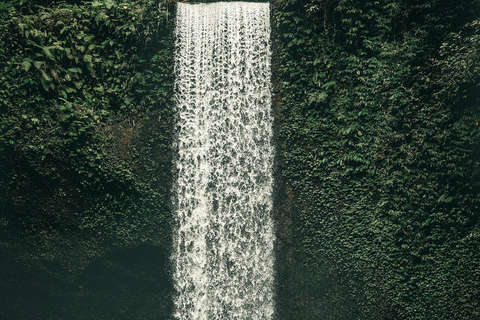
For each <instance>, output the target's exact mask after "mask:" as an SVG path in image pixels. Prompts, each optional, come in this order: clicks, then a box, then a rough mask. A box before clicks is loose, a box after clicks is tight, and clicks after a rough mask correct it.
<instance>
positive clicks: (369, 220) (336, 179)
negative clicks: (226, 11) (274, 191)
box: [273, 0, 480, 320]
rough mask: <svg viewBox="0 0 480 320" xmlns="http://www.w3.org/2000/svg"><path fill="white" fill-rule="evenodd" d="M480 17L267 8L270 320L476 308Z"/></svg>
mask: <svg viewBox="0 0 480 320" xmlns="http://www.w3.org/2000/svg"><path fill="white" fill-rule="evenodd" d="M479 18H480V1H476V0H465V1H444V0H425V1H411V0H386V1H352V0H278V1H275V2H274V9H273V27H274V30H275V33H274V41H275V52H274V57H275V61H274V67H275V71H276V73H275V74H276V76H275V79H274V80H275V87H276V109H277V114H278V120H277V123H278V125H277V127H278V128H277V129H278V130H277V132H278V145H279V158H280V164H279V174H278V177H279V179H280V180H281V182H283V184H284V191H283V192H284V195H285V197H284V198H285V199H286V200H279V201H278V202H279V206H280V207H279V209H278V218H279V221H280V223H279V236H280V241H279V247H280V255H279V257H280V260H279V281H280V290H279V301H278V302H279V303H278V308H279V310H280V312H279V315H281V316H282V317H281V318H285V319H302V320H304V319H474V318H478V317H480V300H479V299H478V297H479V294H480V290H479V288H480V270H479V269H478V265H479V262H480V253H479V251H478V248H479V246H480V224H479V214H480V208H479V204H480V198H479V194H480V149H479V143H480V127H479V126H478V123H479V121H480V94H479V93H480V87H479V86H480V72H479V71H480V69H479V68H480V55H479V53H478V48H479V45H480V20H478V19H479ZM280 198H282V197H280ZM289 224H290V225H289ZM281 261H287V262H284V263H283V264H282V262H281Z"/></svg>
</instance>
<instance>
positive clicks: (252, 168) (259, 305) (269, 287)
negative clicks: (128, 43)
mask: <svg viewBox="0 0 480 320" xmlns="http://www.w3.org/2000/svg"><path fill="white" fill-rule="evenodd" d="M175 36H176V54H175V77H176V81H175V100H176V108H177V115H178V116H177V122H176V130H177V136H176V139H175V140H176V144H175V148H176V150H177V152H178V154H177V159H176V161H175V169H176V182H175V184H174V194H175V195H174V206H175V212H176V219H177V221H176V229H175V232H174V248H173V262H174V274H173V280H174V284H175V288H176V292H177V294H176V297H175V313H174V316H175V318H177V319H182V320H183V319H192V320H197V319H205V320H215V319H222V320H223V319H225V320H232V319H245V320H247V319H248V320H258V319H271V318H272V317H273V310H274V305H273V296H274V292H273V281H274V275H273V271H274V270H273V263H274V253H273V243H274V227H273V220H272V217H271V210H272V190H273V178H272V164H273V151H274V150H273V146H272V141H271V140H272V123H273V116H272V113H271V90H270V41H269V39H270V10H269V4H268V3H253V2H228V3H226V2H224V3H222V2H219V3H209V4H205V3H197V4H186V3H179V4H178V8H177V18H176V29H175Z"/></svg>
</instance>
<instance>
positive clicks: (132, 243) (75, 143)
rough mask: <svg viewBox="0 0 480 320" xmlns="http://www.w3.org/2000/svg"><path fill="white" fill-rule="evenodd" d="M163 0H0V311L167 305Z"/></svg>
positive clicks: (36, 313) (90, 312)
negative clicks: (61, 0)
mask: <svg viewBox="0 0 480 320" xmlns="http://www.w3.org/2000/svg"><path fill="white" fill-rule="evenodd" d="M39 4H42V6H40V5H39ZM168 6H169V4H168V3H161V2H159V1H123V2H117V1H112V0H107V1H93V2H85V3H83V2H80V1H71V2H70V3H60V4H55V3H53V2H51V1H45V3H39V2H37V1H10V2H6V3H2V4H0V17H1V23H0V70H1V71H0V78H1V81H0V170H1V172H2V175H1V177H0V179H1V180H0V193H1V197H0V212H1V215H0V226H1V229H0V244H1V246H0V247H1V249H0V256H1V258H0V260H1V262H0V267H1V270H2V274H3V277H2V280H1V288H2V290H1V291H2V294H3V296H2V299H1V300H2V302H1V308H0V317H1V318H4V319H20V318H21V319H59V318H61V317H64V318H68V319H76V318H78V319H114V318H115V319H120V318H135V319H140V318H141V317H142V316H144V317H148V318H151V317H152V316H154V315H155V316H157V317H159V316H161V314H162V312H163V313H168V308H169V307H168V306H169V305H170V302H169V299H168V298H166V297H167V296H168V292H169V289H168V288H169V285H168V282H169V281H168V276H167V275H166V274H165V273H162V265H164V268H166V267H167V261H168V248H169V243H168V241H169V239H168V238H169V236H168V235H169V232H168V230H169V229H170V227H169V215H170V213H169V208H168V206H169V192H170V191H169V189H170V188H169V184H170V183H171V178H170V176H171V167H170V163H171V160H170V157H171V152H169V150H170V149H169V148H170V147H169V145H170V135H171V119H172V108H171V104H170V103H169V100H170V98H169V97H170V94H171V86H172V60H173V59H172V55H173V53H172V37H171V29H172V23H171V21H170V20H171V19H169V8H168ZM170 9H171V8H170ZM133 247H135V248H136V250H129V248H133ZM138 252H143V254H145V255H146V256H143V257H142V256H141V255H140V256H138ZM132 259H133V260H136V262H135V261H134V262H132V261H130V260H132ZM145 259H147V261H144V260H145ZM132 263H134V264H135V263H136V264H135V265H133V266H132V265H131V264H132ZM142 265H143V267H141V266H142ZM137 269H138V270H137ZM164 271H165V270H164ZM149 272H150V273H149ZM159 277H160V279H159V280H158V279H157V278H159ZM162 277H163V279H162ZM152 279H157V280H158V281H157V282H156V283H150V282H153V280H152ZM145 282H146V283H147V284H145ZM97 286H100V290H99V289H98V288H97ZM135 293H136V294H137V295H135ZM140 293H141V294H140ZM131 295H134V296H133V297H132V296H131ZM32 297H33V298H32ZM162 299H163V301H167V302H165V303H163V304H164V305H162V302H161V301H162ZM132 312H134V314H135V316H133V317H132V314H131V313H132Z"/></svg>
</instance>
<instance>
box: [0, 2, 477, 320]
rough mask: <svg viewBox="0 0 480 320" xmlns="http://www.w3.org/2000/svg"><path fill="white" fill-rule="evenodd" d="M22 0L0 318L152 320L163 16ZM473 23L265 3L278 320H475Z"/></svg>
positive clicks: (164, 68) (439, 8) (165, 284)
mask: <svg viewBox="0 0 480 320" xmlns="http://www.w3.org/2000/svg"><path fill="white" fill-rule="evenodd" d="M30 2H31V1H30ZM30 2H29V1H10V2H6V3H4V4H1V5H0V17H1V19H2V21H1V23H0V80H1V81H0V173H1V174H0V272H2V274H3V275H4V276H3V277H2V279H0V287H1V290H0V292H2V299H1V302H0V316H2V318H6V319H59V318H68V319H152V318H162V317H163V318H166V317H167V315H169V314H170V310H171V297H170V296H171V294H172V290H171V284H170V280H169V279H170V276H169V274H168V273H169V263H168V259H169V256H170V253H169V250H170V249H169V248H170V229H171V218H170V217H171V210H170V207H169V201H170V200H169V199H170V184H171V181H172V176H171V172H172V171H171V160H172V152H171V136H172V123H173V118H174V114H173V109H172V103H171V101H170V97H171V90H172V61H173V59H172V57H173V42H172V37H171V34H172V33H171V31H172V28H173V25H172V21H173V19H172V17H173V16H172V11H173V6H170V5H169V3H159V2H158V1H153V2H151V1H126V2H122V3H121V4H118V3H116V2H114V1H103V2H92V3H90V4H88V3H86V4H82V3H81V2H79V1H70V3H69V4H68V3H67V4H65V3H64V4H61V5H53V4H52V5H51V4H50V3H45V4H44V6H41V7H40V6H35V5H32V4H30ZM74 3H77V4H76V5H75V4H74ZM47 5H48V6H50V7H47ZM479 7H480V2H479V1H476V0H469V1H467V0H465V1H460V2H459V1H455V3H452V2H451V1H440V0H431V1H423V2H422V3H419V2H418V1H407V0H401V1H382V2H381V3H379V2H361V1H350V0H332V1H319V0H312V1H310V0H304V1H297V0H292V1H275V2H273V3H272V23H273V24H272V26H273V34H272V39H273V45H274V61H273V67H274V79H273V81H274V83H273V85H274V89H275V92H276V95H275V98H274V105H275V113H276V117H277V118H276V129H275V130H276V141H277V160H278V161H277V167H276V170H277V175H276V178H277V188H276V190H277V201H276V210H275V215H276V219H277V237H278V241H277V249H278V250H277V282H278V287H277V309H278V312H277V316H278V318H279V319H302V320H303V319H405V318H425V319H428V318H430V319H431V318H443V319H448V318H452V319H453V318H455V319H472V318H476V317H478V316H479V313H480V306H479V301H478V299H477V297H478V293H479V292H478V288H479V287H480V286H479V285H480V274H479V269H478V264H479V262H480V255H479V253H478V247H479V244H480V243H479V242H480V240H479V239H480V237H479V223H478V218H479V213H480V209H479V200H478V199H479V198H478V194H479V191H480V187H479V181H480V179H479V178H480V177H479V172H480V168H479V161H480V151H479V150H480V149H479V141H480V129H479V128H480V127H479V125H478V122H479V121H480V112H479V110H480V108H479V106H480V96H479V88H478V86H479V80H480V78H479V74H480V70H479V66H480V61H479V59H480V55H479V54H478V53H477V51H478V47H479V45H480V36H479V34H480V23H479V22H478V18H479V16H480V11H479V10H480V9H479Z"/></svg>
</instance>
